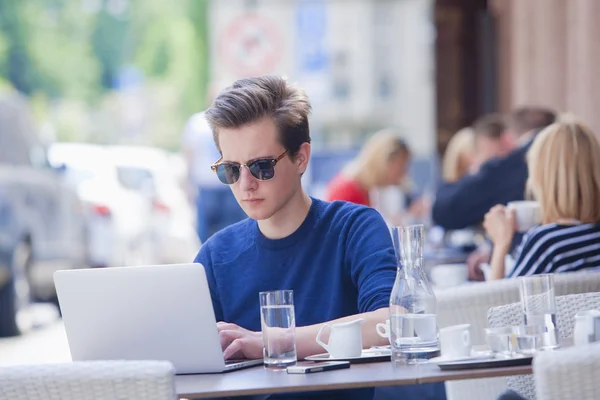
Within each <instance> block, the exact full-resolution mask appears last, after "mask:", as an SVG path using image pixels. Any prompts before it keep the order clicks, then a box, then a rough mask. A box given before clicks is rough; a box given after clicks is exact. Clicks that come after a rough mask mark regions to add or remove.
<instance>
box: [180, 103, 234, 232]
mask: <svg viewBox="0 0 600 400" xmlns="http://www.w3.org/2000/svg"><path fill="white" fill-rule="evenodd" d="M181 147H182V151H183V153H184V156H185V159H186V162H187V167H188V179H189V183H190V185H191V186H192V188H193V193H194V194H195V201H196V209H197V231H198V237H199V238H200V240H201V241H202V243H204V242H205V241H206V240H207V239H208V238H209V237H210V236H212V235H213V234H214V233H215V232H217V231H219V230H221V229H223V228H225V227H226V226H229V225H231V224H233V223H236V222H238V221H241V220H242V219H244V218H246V214H245V213H244V212H243V211H242V209H241V207H240V206H239V204H238V202H237V201H236V200H235V197H234V196H233V194H232V193H231V190H229V188H228V187H227V186H224V185H223V184H222V183H221V182H220V181H219V178H217V175H216V174H215V173H214V172H213V171H212V170H211V169H210V166H211V165H212V164H213V163H214V162H215V161H217V160H218V159H219V158H220V157H221V154H220V153H219V150H218V149H217V146H216V145H215V141H214V139H213V134H212V130H211V129H210V126H209V125H208V122H207V121H206V118H205V117H204V112H201V113H197V114H194V115H192V116H191V117H190V118H189V120H188V121H187V123H186V126H185V128H184V131H183V138H182V146H181Z"/></svg>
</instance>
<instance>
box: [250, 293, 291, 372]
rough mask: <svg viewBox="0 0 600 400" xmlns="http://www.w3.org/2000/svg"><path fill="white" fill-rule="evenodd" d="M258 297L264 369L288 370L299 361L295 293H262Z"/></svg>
mask: <svg viewBox="0 0 600 400" xmlns="http://www.w3.org/2000/svg"><path fill="white" fill-rule="evenodd" d="M259 298H260V321H261V328H262V339H263V359H264V363H265V368H267V369H272V370H285V368H287V367H288V366H290V365H295V364H296V360H297V357H296V319H295V317H294V292H293V291H292V290H275V291H271V292H260V293H259Z"/></svg>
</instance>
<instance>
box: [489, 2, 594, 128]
mask: <svg viewBox="0 0 600 400" xmlns="http://www.w3.org/2000/svg"><path fill="white" fill-rule="evenodd" d="M490 6H491V7H492V11H493V13H494V15H495V16H496V18H497V20H498V24H497V27H498V51H499V52H498V55H499V69H498V72H499V74H498V89H499V90H498V99H499V106H500V109H501V110H508V109H510V108H512V107H514V106H517V105H522V104H542V105H546V106H550V107H553V108H555V109H556V110H558V111H566V112H572V113H575V114H576V115H577V116H579V117H581V118H582V119H583V120H584V121H585V122H587V123H588V124H590V125H591V127H592V129H594V131H596V132H600V113H599V112H598V104H600V76H599V75H598V71H600V42H599V41H598V39H599V38H600V1H598V0H568V1H565V0H493V1H491V4H490Z"/></svg>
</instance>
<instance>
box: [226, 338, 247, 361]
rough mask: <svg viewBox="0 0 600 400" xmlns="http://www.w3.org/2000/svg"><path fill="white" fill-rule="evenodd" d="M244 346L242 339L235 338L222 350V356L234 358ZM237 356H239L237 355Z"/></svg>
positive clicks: (227, 358)
mask: <svg viewBox="0 0 600 400" xmlns="http://www.w3.org/2000/svg"><path fill="white" fill-rule="evenodd" d="M243 347H244V341H243V340H242V339H235V340H234V341H233V342H231V344H230V345H229V346H227V348H226V349H225V350H224V351H223V358H225V359H226V360H229V359H230V358H234V356H237V354H238V353H243V351H242V348H243ZM237 357H238V358H239V356H237Z"/></svg>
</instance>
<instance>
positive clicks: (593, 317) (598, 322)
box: [573, 310, 600, 346]
mask: <svg viewBox="0 0 600 400" xmlns="http://www.w3.org/2000/svg"><path fill="white" fill-rule="evenodd" d="M599 340H600V311H598V310H586V311H580V312H578V313H577V314H575V327H574V328H573V344H574V345H576V346H579V345H582V344H587V343H592V342H596V341H599Z"/></svg>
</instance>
